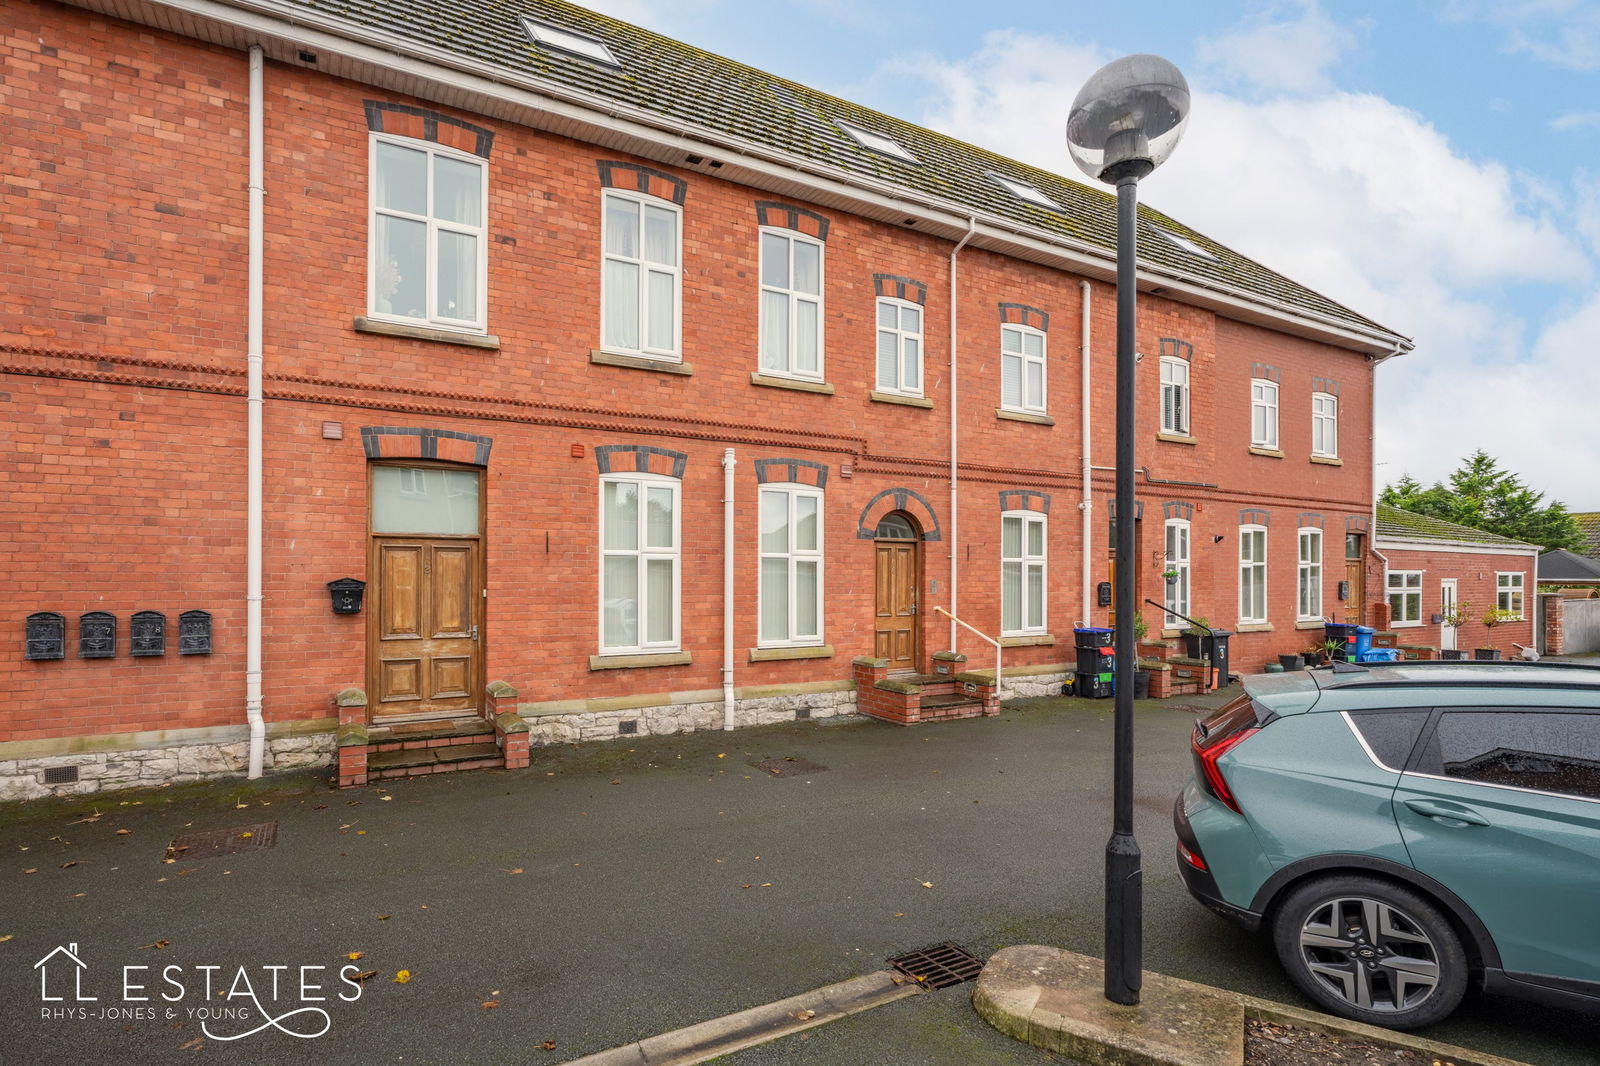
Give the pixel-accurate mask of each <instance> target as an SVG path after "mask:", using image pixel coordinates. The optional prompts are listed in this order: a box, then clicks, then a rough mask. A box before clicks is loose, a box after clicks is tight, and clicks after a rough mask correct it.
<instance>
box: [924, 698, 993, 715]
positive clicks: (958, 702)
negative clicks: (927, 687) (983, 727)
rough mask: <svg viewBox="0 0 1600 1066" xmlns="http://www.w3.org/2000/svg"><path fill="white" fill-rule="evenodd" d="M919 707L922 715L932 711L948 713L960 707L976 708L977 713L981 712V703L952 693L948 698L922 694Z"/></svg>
mask: <svg viewBox="0 0 1600 1066" xmlns="http://www.w3.org/2000/svg"><path fill="white" fill-rule="evenodd" d="M921 706H922V711H923V713H924V714H928V713H931V712H934V711H948V710H953V709H956V708H960V707H976V708H978V709H979V711H982V709H983V701H982V700H975V699H972V698H970V697H967V696H957V695H955V694H954V693H951V694H950V695H948V696H942V695H941V696H929V695H927V694H926V693H924V694H923V697H922V704H921Z"/></svg>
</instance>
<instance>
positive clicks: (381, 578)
mask: <svg viewBox="0 0 1600 1066" xmlns="http://www.w3.org/2000/svg"><path fill="white" fill-rule="evenodd" d="M373 539H374V553H375V555H376V559H375V563H376V566H375V567H374V571H373V572H374V573H376V574H377V582H376V589H375V590H374V593H375V594H374V595H372V596H371V597H370V598H371V599H372V601H373V602H372V604H371V606H370V608H369V609H370V610H371V611H372V620H371V625H372V634H371V636H372V647H371V654H370V660H371V662H372V670H373V677H372V679H371V682H370V684H371V691H372V692H373V699H372V701H371V704H370V707H371V711H372V715H373V717H375V718H378V717H391V716H398V715H436V716H439V717H446V716H450V715H464V714H473V713H475V712H477V711H478V710H479V702H480V701H479V699H478V695H479V693H480V692H481V690H482V688H483V685H482V682H481V680H480V677H481V674H482V672H483V666H482V655H481V651H480V649H481V648H482V643H481V641H480V640H479V633H478V625H479V623H478V608H479V605H480V604H481V602H482V599H483V588H482V579H481V578H480V576H479V571H480V566H479V563H480V558H479V551H480V548H479V542H478V541H477V540H476V539H464V538H456V537H451V538H431V537H407V536H397V537H375V538H373Z"/></svg>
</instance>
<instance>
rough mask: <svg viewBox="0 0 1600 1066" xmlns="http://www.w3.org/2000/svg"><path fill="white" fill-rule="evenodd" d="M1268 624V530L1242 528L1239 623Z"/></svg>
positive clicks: (1240, 531) (1258, 527) (1261, 527)
mask: <svg viewBox="0 0 1600 1066" xmlns="http://www.w3.org/2000/svg"><path fill="white" fill-rule="evenodd" d="M1266 621H1267V527H1266V526H1240V527H1239V624H1240V625H1264V624H1265V623H1266Z"/></svg>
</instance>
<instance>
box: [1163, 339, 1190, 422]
mask: <svg viewBox="0 0 1600 1066" xmlns="http://www.w3.org/2000/svg"><path fill="white" fill-rule="evenodd" d="M1161 432H1163V433H1175V434H1177V435H1179V436H1183V437H1187V436H1188V435H1189V361H1188V360H1187V359H1173V358H1170V357H1163V358H1162V360H1161Z"/></svg>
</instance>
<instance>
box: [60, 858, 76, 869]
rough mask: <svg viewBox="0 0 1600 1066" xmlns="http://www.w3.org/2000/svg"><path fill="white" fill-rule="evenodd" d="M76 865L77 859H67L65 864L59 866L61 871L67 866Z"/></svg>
mask: <svg viewBox="0 0 1600 1066" xmlns="http://www.w3.org/2000/svg"><path fill="white" fill-rule="evenodd" d="M76 865H78V860H77V859H68V860H67V861H66V862H64V863H62V864H61V868H62V869H63V870H65V869H66V868H67V867H69V866H76Z"/></svg>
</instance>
